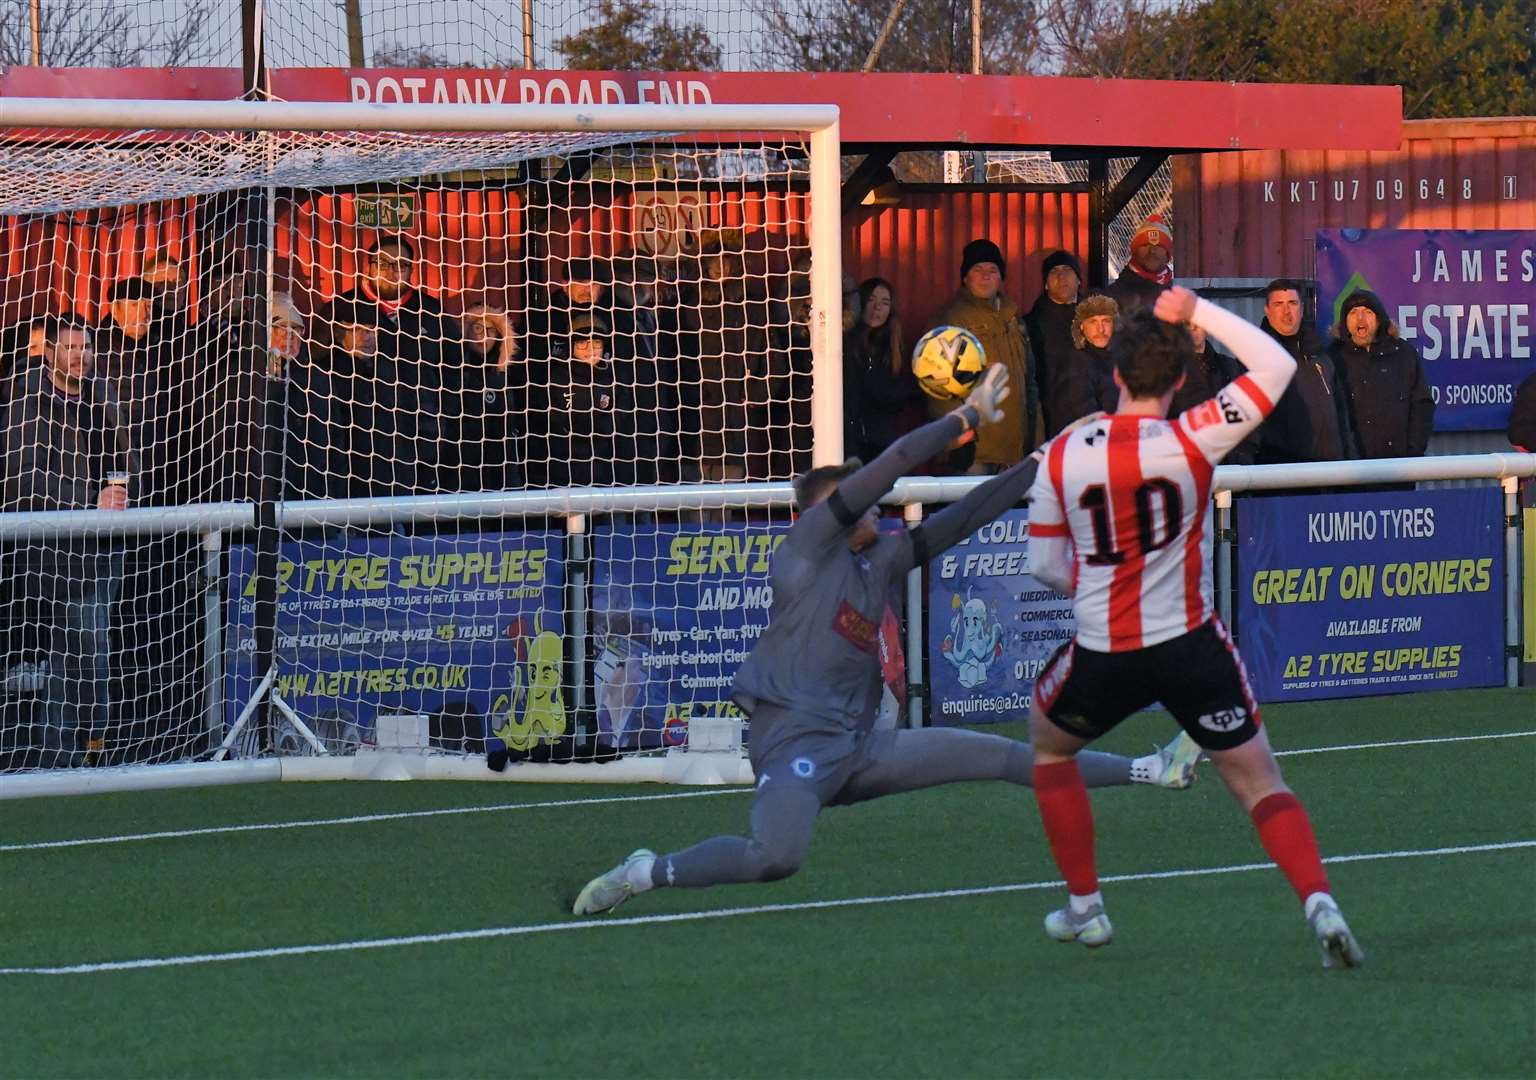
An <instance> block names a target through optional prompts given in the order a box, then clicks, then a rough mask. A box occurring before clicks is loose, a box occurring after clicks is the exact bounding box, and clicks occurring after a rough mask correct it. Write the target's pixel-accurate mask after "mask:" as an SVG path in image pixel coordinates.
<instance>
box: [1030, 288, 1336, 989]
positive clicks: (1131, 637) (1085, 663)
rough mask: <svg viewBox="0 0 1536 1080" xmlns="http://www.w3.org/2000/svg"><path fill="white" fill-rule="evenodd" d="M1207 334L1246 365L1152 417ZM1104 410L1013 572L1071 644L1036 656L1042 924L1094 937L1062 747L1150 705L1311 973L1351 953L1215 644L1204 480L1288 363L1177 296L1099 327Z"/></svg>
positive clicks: (1223, 317) (1231, 658)
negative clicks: (1174, 410) (1259, 866)
mask: <svg viewBox="0 0 1536 1080" xmlns="http://www.w3.org/2000/svg"><path fill="white" fill-rule="evenodd" d="M1186 323H1193V324H1194V325H1196V326H1199V327H1200V328H1202V329H1203V330H1205V331H1206V333H1208V334H1209V335H1211V336H1212V337H1214V338H1216V339H1218V340H1219V341H1221V342H1222V343H1223V344H1225V345H1226V346H1227V347H1228V348H1230V349H1231V350H1232V351H1233V352H1234V353H1236V355H1237V357H1238V359H1239V360H1241V361H1242V362H1243V365H1244V366H1245V367H1246V368H1247V369H1248V371H1247V373H1246V374H1244V375H1242V376H1240V377H1238V378H1237V379H1235V380H1233V381H1232V382H1231V383H1228V384H1227V385H1226V386H1225V387H1223V388H1222V389H1221V390H1220V391H1219V392H1218V393H1217V394H1216V396H1215V397H1213V398H1211V399H1210V400H1209V401H1206V402H1204V403H1203V404H1201V405H1197V406H1196V407H1195V408H1193V409H1190V410H1188V411H1186V412H1185V413H1183V414H1181V415H1180V416H1179V418H1178V419H1177V420H1174V421H1169V420H1167V419H1165V418H1166V416H1167V413H1168V403H1169V400H1170V399H1171V398H1172V396H1173V393H1174V391H1175V390H1177V389H1178V387H1179V386H1180V384H1181V383H1182V382H1183V377H1184V376H1183V373H1184V366H1185V364H1186V363H1187V362H1188V360H1189V359H1190V358H1191V357H1192V356H1193V355H1194V343H1193V341H1192V339H1191V338H1190V335H1189V332H1188V331H1187V330H1186V329H1185V328H1184V324H1186ZM1112 349H1113V352H1114V357H1115V384H1116V386H1118V387H1119V389H1120V408H1119V410H1118V411H1117V412H1115V413H1113V414H1112V415H1109V416H1106V417H1104V418H1102V419H1101V420H1099V421H1097V422H1094V423H1089V424H1085V425H1083V426H1081V427H1079V428H1077V429H1076V430H1075V431H1071V432H1068V433H1065V434H1063V435H1062V436H1061V437H1060V438H1058V439H1056V440H1054V441H1053V442H1052V443H1051V444H1050V446H1049V449H1048V451H1047V453H1046V458H1045V464H1044V467H1043V468H1041V469H1040V471H1039V474H1038V475H1037V476H1036V478H1035V482H1034V486H1033V487H1032V489H1031V491H1030V513H1029V571H1030V573H1031V574H1033V575H1034V576H1035V577H1036V578H1038V579H1039V580H1040V581H1043V582H1045V583H1046V584H1047V585H1050V586H1051V587H1052V588H1054V589H1056V590H1058V591H1059V592H1061V593H1063V594H1064V595H1067V596H1071V597H1073V607H1074V610H1075V612H1076V615H1077V635H1076V637H1075V638H1074V639H1073V640H1072V641H1071V642H1069V643H1067V644H1066V645H1064V646H1063V647H1062V648H1061V649H1060V650H1058V651H1057V653H1056V654H1055V655H1054V656H1053V657H1052V658H1051V659H1050V661H1049V662H1047V664H1046V667H1045V669H1044V670H1043V671H1042V672H1041V674H1040V679H1039V681H1038V683H1037V684H1036V691H1035V696H1034V702H1033V705H1032V707H1031V709H1030V718H1029V719H1030V738H1031V742H1032V744H1033V746H1034V749H1035V767H1034V788H1035V797H1036V800H1037V801H1038V802H1039V804H1040V816H1041V817H1042V819H1043V820H1044V823H1045V831H1046V835H1047V837H1048V838H1049V840H1050V843H1051V852H1052V854H1053V855H1055V857H1056V864H1057V866H1058V867H1060V869H1061V872H1062V876H1063V877H1064V878H1065V879H1066V881H1067V888H1068V890H1069V892H1070V896H1069V898H1068V904H1067V906H1066V907H1065V908H1062V909H1061V910H1059V911H1054V912H1052V913H1051V914H1050V915H1048V916H1047V917H1046V920H1045V929H1046V933H1048V934H1049V935H1050V936H1051V937H1053V938H1055V939H1056V940H1058V941H1080V942H1082V943H1083V944H1084V945H1087V946H1089V947H1097V946H1100V945H1107V944H1108V943H1109V942H1110V940H1111V938H1112V936H1113V929H1112V928H1111V926H1110V922H1109V918H1108V916H1107V915H1105V913H1104V903H1103V898H1102V897H1101V896H1100V894H1099V883H1098V873H1097V869H1096V867H1095V864H1094V838H1093V814H1092V810H1091V809H1090V806H1089V803H1088V793H1087V791H1086V789H1085V788H1084V785H1083V781H1082V777H1081V775H1080V773H1079V770H1078V763H1077V758H1076V755H1077V753H1078V751H1080V750H1081V749H1082V748H1083V747H1085V746H1087V745H1088V744H1089V743H1090V742H1092V741H1093V740H1094V739H1096V738H1098V737H1099V736H1101V735H1103V734H1105V733H1106V732H1108V731H1109V730H1110V729H1111V728H1113V727H1114V726H1115V725H1116V724H1118V723H1119V722H1120V721H1121V720H1123V719H1124V718H1125V717H1126V716H1128V715H1130V714H1131V713H1133V712H1135V711H1137V710H1139V709H1143V708H1145V707H1147V706H1148V705H1151V704H1152V703H1154V702H1161V703H1162V704H1163V705H1164V706H1166V707H1167V709H1168V711H1169V712H1171V713H1172V714H1173V716H1174V718H1175V719H1177V720H1178V722H1179V724H1180V725H1181V726H1182V727H1183V728H1184V730H1185V731H1186V732H1188V733H1189V735H1190V736H1191V737H1192V738H1193V739H1194V740H1195V741H1196V742H1197V743H1199V744H1200V745H1201V746H1202V747H1203V748H1204V749H1205V750H1206V752H1207V753H1209V754H1210V756H1211V758H1212V760H1213V761H1214V762H1215V764H1216V769H1217V771H1218V772H1220V773H1221V777H1222V779H1223V780H1224V781H1226V784H1227V787H1228V788H1229V789H1230V790H1231V792H1232V794H1233V796H1234V797H1235V798H1236V799H1237V801H1238V802H1239V803H1240V804H1241V805H1242V806H1243V808H1244V809H1245V810H1247V811H1248V812H1249V814H1250V815H1251V816H1252V818H1253V823H1254V826H1255V827H1256V828H1257V829H1258V832H1259V839H1260V840H1261V841H1262V842H1263V844H1264V849H1265V850H1266V851H1267V852H1269V855H1270V857H1271V858H1272V859H1274V860H1275V862H1276V863H1277V864H1278V865H1279V867H1280V869H1281V870H1282V871H1283V872H1284V873H1285V876H1286V878H1287V879H1289V881H1290V883H1291V885H1292V887H1293V888H1295V890H1296V894H1297V896H1298V898H1299V899H1300V900H1301V901H1302V905H1303V910H1304V912H1305V914H1306V917H1307V921H1308V922H1309V923H1310V925H1311V927H1312V930H1313V932H1314V933H1315V934H1316V936H1317V940H1318V943H1319V945H1320V947H1321V948H1322V951H1323V965H1324V966H1325V967H1335V966H1340V965H1342V966H1345V967H1354V966H1356V965H1358V964H1360V963H1361V962H1362V961H1363V960H1364V959H1365V956H1364V953H1363V952H1362V951H1361V949H1360V946H1359V945H1358V944H1357V943H1356V941H1355V939H1354V935H1353V934H1351V933H1350V930H1349V927H1348V925H1347V924H1346V923H1345V922H1344V917H1343V916H1342V915H1341V914H1340V913H1339V908H1338V904H1337V903H1335V901H1334V899H1333V897H1332V895H1331V893H1330V891H1329V885H1328V876H1327V874H1326V873H1325V872H1324V870H1323V863H1322V859H1321V857H1320V856H1319V855H1318V850H1317V841H1316V839H1315V838H1314V836H1313V833H1312V824H1311V822H1310V820H1309V819H1308V817H1307V812H1306V810H1305V809H1304V808H1303V807H1302V805H1301V803H1300V801H1298V800H1297V798H1296V796H1295V795H1293V794H1292V793H1291V790H1290V789H1289V788H1288V787H1286V785H1285V781H1284V779H1283V778H1282V777H1281V775H1280V767H1279V765H1278V764H1276V762H1275V758H1274V754H1273V752H1272V751H1271V750H1270V747H1269V740H1268V738H1267V736H1266V735H1265V732H1264V729H1263V728H1262V727H1261V726H1260V724H1259V707H1258V705H1257V704H1256V703H1255V702H1254V700H1253V695H1252V693H1251V692H1250V691H1249V688H1248V677H1247V673H1246V672H1245V671H1244V670H1243V662H1242V658H1241V657H1239V656H1238V653H1237V648H1236V646H1235V645H1234V644H1233V643H1232V639H1231V636H1230V635H1229V634H1228V633H1227V629H1226V627H1225V626H1223V625H1222V623H1221V620H1220V619H1218V618H1217V617H1216V615H1215V613H1214V611H1213V610H1212V607H1211V575H1210V554H1211V538H1210V529H1209V526H1208V519H1209V515H1210V492H1211V476H1212V473H1213V472H1214V470H1215V468H1216V464H1217V463H1218V462H1219V461H1220V460H1221V459H1222V457H1223V456H1225V455H1226V454H1227V453H1228V452H1229V451H1230V450H1232V449H1233V448H1234V447H1236V446H1237V444H1238V443H1240V442H1241V441H1242V440H1243V439H1244V437H1246V436H1247V435H1248V434H1249V433H1250V432H1252V431H1253V429H1254V428H1256V427H1258V425H1259V424H1260V423H1262V422H1263V420H1264V418H1265V417H1266V416H1268V415H1269V413H1270V412H1271V410H1273V408H1274V403H1275V402H1276V401H1277V400H1279V398H1280V395H1281V394H1282V393H1284V392H1285V388H1286V386H1287V385H1288V384H1289V383H1290V381H1291V376H1292V375H1293V374H1295V370H1296V365H1295V362H1294V361H1293V360H1292V359H1291V357H1290V356H1289V355H1287V354H1286V352H1285V350H1284V349H1282V348H1281V347H1280V346H1279V345H1278V344H1276V343H1275V342H1274V341H1273V340H1271V339H1270V338H1269V336H1268V335H1267V334H1265V333H1264V332H1263V331H1262V330H1260V329H1259V328H1258V327H1255V326H1252V325H1250V324H1249V323H1247V322H1245V321H1243V320H1242V319H1240V318H1239V317H1237V316H1236V315H1233V314H1232V313H1230V312H1228V311H1224V310H1223V309H1221V308H1219V307H1217V306H1215V305H1214V304H1210V303H1207V302H1206V301H1204V300H1200V299H1199V298H1197V297H1196V296H1195V294H1194V293H1192V292H1190V291H1189V290H1187V289H1182V288H1172V289H1169V290H1167V291H1165V292H1164V293H1162V294H1161V295H1160V296H1159V297H1158V298H1157V302H1156V306H1155V308H1154V310H1153V311H1152V312H1138V313H1135V314H1133V315H1132V316H1131V317H1130V318H1129V319H1127V320H1126V321H1125V322H1124V324H1123V325H1122V326H1121V327H1119V328H1117V329H1116V331H1115V336H1114V342H1113V345H1112Z"/></svg>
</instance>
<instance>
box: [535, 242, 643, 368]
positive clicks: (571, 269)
mask: <svg viewBox="0 0 1536 1080" xmlns="http://www.w3.org/2000/svg"><path fill="white" fill-rule="evenodd" d="M612 286H613V264H612V263H611V262H610V261H609V260H608V259H605V258H598V257H596V256H589V257H583V258H570V259H567V260H565V263H564V264H563V266H561V268H560V270H559V272H558V273H557V275H556V276H555V278H554V280H552V281H550V283H549V284H548V285H547V286H546V287H545V291H546V295H547V298H546V300H545V301H544V303H543V304H539V305H535V307H534V308H533V310H532V311H531V313H530V315H529V319H528V341H529V351H530V352H531V353H532V354H533V356H534V357H535V358H536V359H545V358H549V357H556V356H561V355H562V354H561V350H563V349H564V348H565V347H566V346H567V344H568V342H569V340H570V332H571V321H572V319H574V318H575V317H576V316H578V315H582V314H586V315H598V316H601V318H602V320H603V322H604V323H606V324H607V325H608V326H609V327H613V326H614V325H615V319H614V316H613V297H612ZM651 353H652V355H655V346H654V343H652V346H651ZM565 358H566V359H569V357H565Z"/></svg>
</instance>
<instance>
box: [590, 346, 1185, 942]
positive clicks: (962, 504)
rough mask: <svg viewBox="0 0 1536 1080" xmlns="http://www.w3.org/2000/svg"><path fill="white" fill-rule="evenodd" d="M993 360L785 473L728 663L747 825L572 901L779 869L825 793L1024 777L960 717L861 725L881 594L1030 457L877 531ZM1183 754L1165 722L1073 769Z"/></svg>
mask: <svg viewBox="0 0 1536 1080" xmlns="http://www.w3.org/2000/svg"><path fill="white" fill-rule="evenodd" d="M1007 376H1008V372H1007V369H1006V368H1004V367H1003V366H1002V365H1000V364H994V365H992V367H991V368H989V369H988V371H987V374H986V375H985V376H984V377H983V378H982V380H981V382H980V383H979V384H978V386H977V387H976V388H975V389H974V390H973V391H972V393H971V396H970V398H969V400H968V401H967V402H966V404H964V405H962V406H961V407H960V408H958V409H956V410H955V411H953V412H951V413H948V414H947V415H945V416H944V417H942V418H940V419H938V420H935V421H933V422H932V423H930V424H927V425H925V426H924V427H921V428H918V429H917V430H916V431H913V432H911V433H909V434H907V435H904V436H903V437H902V438H901V439H899V440H897V441H896V442H895V443H894V444H893V445H892V446H891V447H890V448H889V449H888V450H886V451H885V452H884V453H883V454H881V455H880V456H879V457H878V458H876V459H875V460H874V461H872V462H870V463H869V464H868V465H861V464H860V463H859V462H858V461H856V460H855V461H849V462H846V463H844V464H843V465H839V466H823V467H821V468H818V469H812V470H811V471H810V472H809V473H807V474H806V475H804V476H802V477H801V478H800V479H799V480H797V481H796V482H795V497H796V501H797V502H798V503H799V504H800V517H799V519H798V520H797V521H796V522H795V524H794V526H793V527H792V528H791V529H790V530H789V535H788V536H786V537H785V538H784V543H783V544H781V545H780V546H779V549H778V551H777V552H775V554H774V556H773V608H772V611H771V614H770V616H769V622H768V629H767V630H766V632H764V634H763V636H762V637H761V638H759V639H758V641H757V644H756V645H754V646H753V648H752V652H751V655H750V656H748V657H747V660H746V663H744V664H743V665H742V667H741V670H740V671H738V672H737V674H736V679H735V683H734V685H733V687H732V695H731V696H732V700H734V701H735V702H736V704H737V705H739V706H740V707H741V708H742V710H743V711H745V712H746V713H747V714H748V715H749V716H751V718H752V743H751V758H752V769H753V772H754V774H755V775H756V777H757V784H756V788H755V790H754V792H753V796H752V810H751V814H750V820H751V836H750V837H747V836H716V837H713V838H712V839H709V840H705V841H703V842H702V843H699V844H694V845H693V846H691V847H688V848H685V849H683V850H681V851H673V852H671V853H664V854H661V855H657V854H656V853H655V852H653V851H652V850H651V849H649V848H640V849H639V850H637V851H635V852H634V853H632V854H631V855H630V856H629V857H628V858H627V859H625V860H624V861H623V862H621V863H620V864H619V865H618V866H615V867H614V868H613V869H612V870H609V871H608V872H607V873H604V874H600V875H598V876H597V877H595V878H593V879H592V880H591V881H589V882H588V883H587V884H586V886H585V887H584V888H583V889H582V890H581V892H580V893H579V894H578V895H577V897H576V901H575V903H574V904H573V905H572V909H571V910H572V911H573V912H574V913H575V914H577V915H595V914H598V913H600V912H604V911H612V910H613V909H614V908H616V907H618V906H619V905H620V904H622V903H624V902H625V901H626V900H628V899H629V898H630V897H631V896H632V895H634V894H635V893H640V892H646V891H647V890H649V889H653V888H660V887H671V888H699V887H701V886H707V885H727V884H745V883H749V882H764V881H776V880H778V879H780V878H785V877H788V876H789V875H791V874H793V873H795V872H796V871H797V870H798V869H799V868H800V865H801V863H802V861H803V860H804V859H805V857H806V854H807V852H808V851H809V850H810V846H811V836H812V834H813V832H814V829H815V824H816V819H817V817H818V816H819V815H820V813H821V811H822V809H823V808H824V807H827V806H840V805H848V804H850V803H857V802H864V801H866V800H868V799H876V798H880V797H882V796H886V795H895V794H899V793H902V792H907V791H917V790H920V789H922V788H928V787H934V786H936V785H939V784H952V783H958V782H960V781H966V780H1002V781H1005V782H1007V783H1012V784H1021V785H1028V784H1029V782H1030V778H1031V776H1033V774H1034V766H1033V759H1032V758H1031V756H1030V750H1029V747H1028V746H1026V745H1024V744H1023V743H1021V742H1019V741H1018V740H1016V739H1009V738H1006V737H1004V736H1001V735H993V734H987V733H982V732H978V731H965V730H962V729H959V728H919V729H915V730H899V731H881V730H876V729H875V727H874V720H875V711H876V709H877V708H878V706H879V704H880V694H881V686H882V682H883V679H885V678H887V677H889V678H893V679H895V680H896V681H898V682H904V681H905V674H904V672H903V673H900V674H897V673H896V672H895V671H891V672H890V674H889V675H887V674H886V673H885V672H884V671H883V669H884V668H886V667H887V664H886V663H885V662H883V659H882V657H883V656H884V655H885V654H886V653H887V651H888V650H889V651H890V652H894V651H895V649H896V647H898V646H899V635H897V634H895V633H894V631H895V630H896V617H895V612H894V607H893V600H895V598H896V597H897V595H898V594H899V590H900V587H901V583H902V582H903V581H905V580H906V576H907V572H908V571H910V570H911V569H912V568H913V567H914V566H918V565H921V564H922V563H925V562H927V561H928V559H929V558H931V557H932V556H935V555H938V554H939V553H941V552H943V551H945V550H947V549H948V548H950V547H951V546H953V545H954V544H957V543H959V542H960V541H961V540H963V539H965V537H967V536H969V535H971V534H972V533H974V532H975V531H976V530H977V529H979V528H981V527H982V526H983V525H985V524H986V523H988V522H989V521H992V520H993V519H994V518H996V517H997V516H998V515H999V514H1001V513H1003V512H1004V511H1005V510H1008V509H1009V508H1011V507H1013V506H1016V505H1017V504H1018V502H1019V500H1020V499H1021V498H1022V497H1023V495H1024V493H1025V492H1026V491H1028V490H1029V487H1030V484H1031V483H1032V482H1033V480H1034V477H1035V472H1036V469H1037V468H1038V462H1037V461H1036V460H1035V459H1034V458H1026V459H1025V460H1024V461H1022V462H1020V463H1018V464H1017V465H1015V466H1013V467H1012V468H1010V469H1007V470H1005V471H1004V472H1002V473H999V474H998V475H997V476H994V477H992V478H991V479H989V480H988V481H987V482H986V483H984V484H981V485H980V486H978V487H976V488H974V489H973V490H972V491H971V492H970V493H969V494H967V495H966V496H965V498H963V499H961V500H960V501H959V502H957V503H954V504H953V505H951V506H948V507H946V508H945V509H943V510H941V511H940V512H939V513H937V514H935V515H934V516H933V517H931V518H928V519H927V520H926V521H924V522H923V523H922V525H920V526H919V527H917V528H916V529H913V530H912V531H910V532H900V533H896V534H895V535H891V534H887V533H882V532H881V531H880V528H879V521H880V510H879V503H880V500H881V499H882V498H883V497H884V496H885V495H886V494H887V493H888V492H889V491H890V490H891V486H892V485H893V484H895V483H896V481H897V480H898V479H899V478H900V477H902V476H907V475H910V474H911V473H913V472H915V471H917V470H918V469H919V468H921V467H922V465H923V463H924V462H926V461H928V460H929V459H930V458H932V457H934V456H935V455H936V454H938V453H939V452H940V451H941V450H943V449H944V447H945V446H946V445H947V444H949V443H950V442H952V441H953V440H954V439H955V438H957V437H959V436H962V435H964V434H965V433H966V432H968V431H972V430H974V429H975V428H976V427H977V426H978V425H980V424H984V423H996V422H998V421H999V420H1001V419H1002V417H1003V413H1002V410H1001V409H1000V408H999V407H998V403H999V402H1001V401H1002V400H1003V399H1004V398H1005V397H1006V396H1007V395H1008V386H1007V381H1008V379H1007ZM887 630H889V631H892V632H893V633H891V634H887ZM892 666H893V667H894V668H900V667H901V666H902V665H901V664H899V663H897V664H895V665H892ZM1198 757H1199V750H1198V748H1197V747H1195V746H1194V745H1193V744H1191V743H1190V742H1189V740H1188V738H1187V737H1185V736H1183V735H1180V736H1179V737H1178V739H1176V740H1175V742H1174V743H1173V744H1170V746H1169V747H1166V748H1164V750H1162V751H1160V752H1158V753H1154V754H1149V755H1147V756H1146V757H1144V758H1137V759H1135V760H1132V759H1129V758H1124V757H1118V756H1116V755H1113V754H1090V755H1088V756H1087V757H1086V758H1085V760H1084V761H1083V768H1082V778H1083V779H1084V780H1085V782H1086V783H1087V785H1088V786H1091V787H1100V786H1110V785H1118V784H1130V783H1138V782H1139V783H1149V784H1158V785H1161V786H1163V787H1174V788H1178V787H1186V786H1188V784H1189V782H1190V781H1191V780H1192V779H1193V771H1194V761H1195V759H1197V758H1198Z"/></svg>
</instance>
